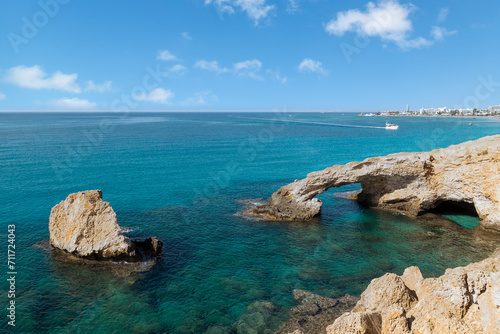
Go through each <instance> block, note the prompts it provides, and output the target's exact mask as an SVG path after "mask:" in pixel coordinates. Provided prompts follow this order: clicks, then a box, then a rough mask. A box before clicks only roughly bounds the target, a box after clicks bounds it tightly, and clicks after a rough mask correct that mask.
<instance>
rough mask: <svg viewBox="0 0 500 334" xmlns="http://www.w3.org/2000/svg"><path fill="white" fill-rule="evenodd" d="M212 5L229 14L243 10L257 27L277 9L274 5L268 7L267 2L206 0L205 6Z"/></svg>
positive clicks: (265, 0)
mask: <svg viewBox="0 0 500 334" xmlns="http://www.w3.org/2000/svg"><path fill="white" fill-rule="evenodd" d="M210 4H213V5H214V6H216V7H217V9H218V10H220V11H221V12H223V13H227V14H234V13H235V12H236V9H239V10H242V11H244V12H246V13H247V15H248V17H250V18H251V19H253V20H254V22H255V25H257V24H259V21H260V20H262V19H265V18H267V17H268V16H269V14H270V13H271V11H272V10H273V9H274V8H275V6H274V5H268V4H267V0H205V5H210Z"/></svg>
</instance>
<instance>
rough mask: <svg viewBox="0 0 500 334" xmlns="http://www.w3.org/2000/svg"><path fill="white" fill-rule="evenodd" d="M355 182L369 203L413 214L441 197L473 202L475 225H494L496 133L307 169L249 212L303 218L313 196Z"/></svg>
mask: <svg viewBox="0 0 500 334" xmlns="http://www.w3.org/2000/svg"><path fill="white" fill-rule="evenodd" d="M352 183H360V184H361V187H362V191H361V193H360V194H359V195H358V197H357V199H358V201H360V202H361V203H362V204H365V205H367V206H370V207H378V208H381V209H389V210H394V211H398V212H402V213H405V214H408V215H410V216H416V215H419V214H421V213H424V212H426V211H428V210H430V209H433V208H435V207H437V206H438V205H440V204H441V203H443V202H448V201H449V202H456V203H466V204H469V205H473V207H474V208H475V210H476V212H477V214H478V216H479V218H480V220H481V224H482V225H483V226H484V227H486V228H492V229H496V230H500V203H499V201H500V187H499V185H500V135H495V136H489V137H484V138H481V139H478V140H475V141H470V142H465V143H462V144H459V145H454V146H450V147H448V148H445V149H437V150H433V151H430V152H420V153H397V154H391V155H388V156H383V157H375V158H368V159H366V160H364V161H362V162H350V163H348V164H346V165H336V166H333V167H329V168H326V169H324V170H322V171H318V172H313V173H310V174H308V175H307V177H306V178H305V179H302V180H297V181H295V182H293V183H291V184H289V185H286V186H284V187H281V188H280V189H279V190H278V191H276V192H275V193H274V194H273V195H272V198H271V202H270V203H269V204H265V205H262V206H258V207H256V208H254V209H253V211H252V213H253V215H256V216H259V217H263V218H266V219H275V220H308V219H311V218H312V217H314V216H315V215H317V214H318V213H319V212H320V210H321V205H322V203H321V201H320V200H318V199H317V198H315V196H316V195H318V194H321V193H323V192H324V191H326V190H327V189H329V188H332V187H340V186H344V185H348V184H352Z"/></svg>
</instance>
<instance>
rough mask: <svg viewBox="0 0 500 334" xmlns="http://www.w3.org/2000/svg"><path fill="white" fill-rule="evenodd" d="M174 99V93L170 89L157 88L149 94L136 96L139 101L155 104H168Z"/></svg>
mask: <svg viewBox="0 0 500 334" xmlns="http://www.w3.org/2000/svg"><path fill="white" fill-rule="evenodd" d="M173 98H174V92H172V91H171V90H170V89H168V90H167V89H163V88H155V89H153V90H152V91H150V92H149V93H142V94H139V95H136V96H134V99H135V100H137V101H146V102H155V103H163V104H168V103H170V100H171V99H173Z"/></svg>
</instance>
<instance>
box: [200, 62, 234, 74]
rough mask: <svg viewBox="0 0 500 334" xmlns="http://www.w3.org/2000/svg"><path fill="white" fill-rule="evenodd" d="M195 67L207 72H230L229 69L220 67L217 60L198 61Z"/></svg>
mask: <svg viewBox="0 0 500 334" xmlns="http://www.w3.org/2000/svg"><path fill="white" fill-rule="evenodd" d="M194 67H196V68H199V69H202V70H206V71H212V72H217V73H224V72H227V71H228V69H227V68H224V67H219V63H218V62H217V61H216V60H212V61H206V60H198V61H197V62H196V63H195V64H194Z"/></svg>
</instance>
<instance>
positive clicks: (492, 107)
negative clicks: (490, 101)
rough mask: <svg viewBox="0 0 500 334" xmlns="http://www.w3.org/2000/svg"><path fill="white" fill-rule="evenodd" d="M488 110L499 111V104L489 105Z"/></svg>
mask: <svg viewBox="0 0 500 334" xmlns="http://www.w3.org/2000/svg"><path fill="white" fill-rule="evenodd" d="M488 111H489V112H491V113H494V112H498V113H500V106H491V107H488Z"/></svg>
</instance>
